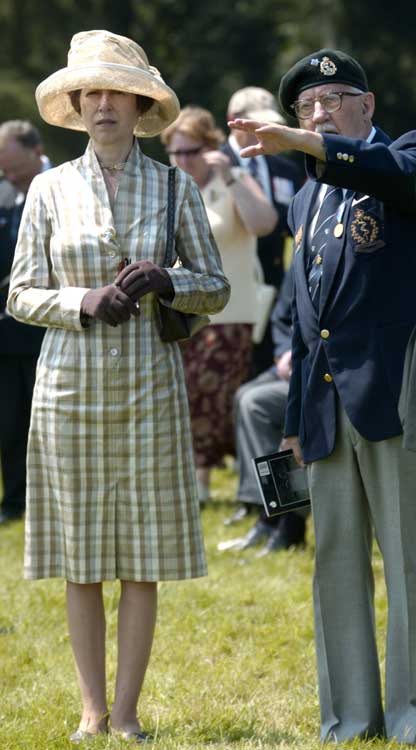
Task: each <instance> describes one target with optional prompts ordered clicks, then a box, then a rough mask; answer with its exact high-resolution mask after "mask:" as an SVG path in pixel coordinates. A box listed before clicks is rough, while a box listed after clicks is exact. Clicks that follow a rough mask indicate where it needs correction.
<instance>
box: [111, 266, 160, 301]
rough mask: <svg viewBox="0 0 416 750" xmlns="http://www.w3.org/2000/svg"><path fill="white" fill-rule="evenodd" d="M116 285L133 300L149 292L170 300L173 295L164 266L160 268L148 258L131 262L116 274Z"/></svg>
mask: <svg viewBox="0 0 416 750" xmlns="http://www.w3.org/2000/svg"><path fill="white" fill-rule="evenodd" d="M114 283H115V284H116V286H119V287H120V289H121V290H122V291H123V292H124V293H125V294H127V295H128V296H129V297H130V299H132V300H133V302H138V300H139V299H140V298H141V297H144V295H145V294H149V292H155V293H156V294H158V295H159V297H164V299H169V300H172V299H173V298H174V296H175V292H174V289H173V284H172V282H171V280H170V276H169V274H168V272H167V270H166V268H160V266H157V265H156V264H155V263H152V262H151V261H150V260H138V261H136V263H131V264H130V265H129V266H126V267H125V268H123V270H122V271H121V272H120V273H119V275H118V276H117V278H116V280H115V282H114Z"/></svg>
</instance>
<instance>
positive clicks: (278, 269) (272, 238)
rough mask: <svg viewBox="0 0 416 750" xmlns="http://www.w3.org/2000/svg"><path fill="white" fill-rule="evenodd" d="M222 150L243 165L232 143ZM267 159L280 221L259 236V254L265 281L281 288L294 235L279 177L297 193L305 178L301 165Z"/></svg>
mask: <svg viewBox="0 0 416 750" xmlns="http://www.w3.org/2000/svg"><path fill="white" fill-rule="evenodd" d="M221 151H223V152H224V153H225V154H227V156H228V157H229V158H230V161H231V164H232V165H233V166H240V162H239V161H238V159H237V157H236V155H235V153H234V151H233V149H232V148H231V146H230V145H229V143H225V144H224V145H223V146H221ZM265 159H266V165H267V170H268V173H269V180H270V193H271V196H272V200H273V205H274V206H275V208H276V209H277V212H278V214H279V220H278V222H277V225H276V226H275V228H274V229H273V231H272V232H270V234H267V235H265V236H264V237H258V238H257V255H258V257H259V260H260V263H261V265H262V268H263V274H264V281H265V282H266V284H272V286H275V287H276V288H277V289H279V288H280V285H281V283H282V281H283V276H284V265H283V255H284V246H285V240H286V238H287V237H288V236H289V234H290V230H289V227H288V223H287V215H288V208H289V200H287V201H285V202H282V200H280V199H279V179H282V180H284V181H285V182H286V185H287V187H288V191H290V195H291V196H293V195H295V193H296V192H297V191H298V190H299V189H300V187H301V186H302V184H303V182H304V177H302V175H301V173H300V170H299V169H298V167H297V165H296V164H295V163H294V162H293V161H291V160H290V159H287V158H286V157H284V156H266V157H265ZM275 178H277V179H275Z"/></svg>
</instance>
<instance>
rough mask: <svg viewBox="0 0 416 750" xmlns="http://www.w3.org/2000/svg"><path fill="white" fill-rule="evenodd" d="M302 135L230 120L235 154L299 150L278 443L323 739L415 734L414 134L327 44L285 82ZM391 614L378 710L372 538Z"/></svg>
mask: <svg viewBox="0 0 416 750" xmlns="http://www.w3.org/2000/svg"><path fill="white" fill-rule="evenodd" d="M279 94H280V102H281V105H282V107H283V109H284V110H285V111H286V112H287V113H290V112H292V111H293V113H294V114H295V115H296V116H297V118H298V120H299V124H300V128H299V129H293V128H288V127H285V126H283V125H276V124H270V125H267V124H262V123H260V122H254V123H253V122H251V123H250V122H248V121H240V120H237V121H236V122H234V123H232V127H237V128H239V129H245V130H247V131H248V132H250V133H255V134H256V137H257V144H256V145H255V146H253V147H249V148H246V149H244V151H243V152H242V154H243V155H244V156H253V155H255V154H258V153H260V154H262V153H278V152H280V151H283V150H286V149H288V148H292V149H297V150H299V151H303V152H304V153H305V155H306V169H307V173H308V175H309V177H310V180H309V181H308V182H307V183H306V185H305V186H304V187H303V188H302V190H301V191H300V192H299V193H298V194H297V195H296V196H295V198H294V201H293V203H292V206H291V210H290V213H289V224H290V226H291V228H292V231H293V234H294V236H295V248H296V252H295V260H294V273H295V303H294V336H293V342H292V377H291V383H290V391H289V400H288V409H287V417H286V425H285V434H286V436H287V440H286V444H287V445H289V446H290V447H292V448H293V450H294V453H295V455H296V456H297V458H298V460H299V461H304V462H305V463H306V464H307V465H308V474H309V480H310V487H311V496H312V505H313V516H314V526H315V537H316V567H315V578H314V607H315V632H316V645H317V659H318V673H319V688H320V700H321V718H322V738H323V739H324V740H335V741H344V740H349V739H351V738H352V737H354V736H357V735H360V736H362V737H364V736H368V737H370V736H375V735H378V734H382V733H383V732H384V731H385V732H386V734H387V736H388V737H389V738H393V737H395V738H396V739H397V741H399V742H404V743H408V744H412V743H415V741H416V544H415V538H416V513H415V488H416V462H415V460H414V456H413V455H412V454H411V453H410V452H407V451H405V450H404V449H403V447H402V437H401V425H400V421H399V416H398V411H397V404H398V397H399V391H400V385H401V380H402V373H403V361H404V355H405V349H406V344H407V341H408V339H409V336H410V333H411V330H412V328H413V326H414V324H415V321H416V306H415V304H414V294H415V288H416V246H415V236H416V221H415V211H416V191H415V177H416V132H415V131H413V132H411V133H408V134H406V135H404V136H402V137H401V138H399V139H398V140H397V141H395V142H394V143H391V142H390V139H389V138H388V137H387V136H386V135H385V134H384V133H383V132H382V131H380V130H378V129H377V128H374V127H373V125H372V116H373V112H374V95H373V94H372V93H371V92H370V91H369V90H368V84H367V78H366V75H365V73H364V71H363V69H362V68H361V66H360V65H359V64H358V63H357V62H356V61H355V60H354V59H352V58H351V57H349V56H348V55H346V54H344V53H342V52H340V51H337V50H333V49H322V50H319V51H318V52H314V53H313V54H311V55H308V56H307V57H305V58H303V59H302V60H300V61H299V62H298V63H297V64H296V65H294V67H293V68H291V70H289V72H288V73H286V75H285V76H284V77H283V78H282V81H281V85H280V92H279ZM373 528H374V530H375V534H376V537H377V541H378V544H379V546H380V550H381V554H382V556H383V562H384V571H385V579H386V585H387V593H388V603H389V617H388V634H387V654H386V701H385V711H384V712H383V708H382V702H381V690H380V672H379V665H378V658H377V649H376V638H375V632H374V604H373V590H374V584H373V573H372V567H371V543H372V533H373Z"/></svg>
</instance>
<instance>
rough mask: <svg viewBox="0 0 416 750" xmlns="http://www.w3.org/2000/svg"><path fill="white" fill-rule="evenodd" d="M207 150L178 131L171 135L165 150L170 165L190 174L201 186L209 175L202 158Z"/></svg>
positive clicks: (207, 166) (199, 142) (207, 167)
mask: <svg viewBox="0 0 416 750" xmlns="http://www.w3.org/2000/svg"><path fill="white" fill-rule="evenodd" d="M208 150H209V149H208V148H207V147H206V146H204V145H203V144H202V143H201V141H198V140H196V139H195V138H191V136H189V135H185V133H180V132H179V131H177V132H176V133H174V134H173V136H172V138H171V139H170V143H169V146H168V148H167V151H168V154H169V158H170V162H171V164H177V166H178V167H180V169H183V171H184V172H187V173H188V174H190V175H191V177H193V178H194V180H195V182H196V183H197V185H198V184H201V185H202V184H203V183H204V182H205V181H206V178H207V175H208V173H209V165H208V164H207V162H206V160H205V158H204V153H206V152H207V151H208Z"/></svg>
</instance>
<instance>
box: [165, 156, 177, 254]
mask: <svg viewBox="0 0 416 750" xmlns="http://www.w3.org/2000/svg"><path fill="white" fill-rule="evenodd" d="M175 186H176V167H169V172H168V211H167V238H166V250H165V260H164V261H163V265H164V266H165V268H170V267H171V266H172V260H173V249H174V246H175V198H176V196H175Z"/></svg>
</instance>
